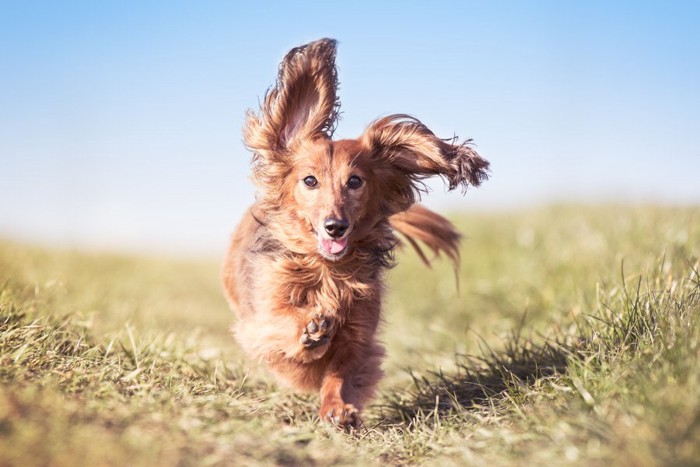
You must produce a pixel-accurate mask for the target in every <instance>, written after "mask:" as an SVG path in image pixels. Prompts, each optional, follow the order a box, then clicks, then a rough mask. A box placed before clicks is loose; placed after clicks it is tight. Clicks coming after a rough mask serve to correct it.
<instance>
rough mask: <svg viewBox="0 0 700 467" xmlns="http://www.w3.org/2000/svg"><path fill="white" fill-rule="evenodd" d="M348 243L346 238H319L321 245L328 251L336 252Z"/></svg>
mask: <svg viewBox="0 0 700 467" xmlns="http://www.w3.org/2000/svg"><path fill="white" fill-rule="evenodd" d="M347 244H348V239H347V238H343V239H342V240H326V239H323V240H321V247H322V248H323V249H324V250H325V251H326V252H328V253H331V254H334V255H335V254H338V253H340V252H341V251H343V248H345V245H347Z"/></svg>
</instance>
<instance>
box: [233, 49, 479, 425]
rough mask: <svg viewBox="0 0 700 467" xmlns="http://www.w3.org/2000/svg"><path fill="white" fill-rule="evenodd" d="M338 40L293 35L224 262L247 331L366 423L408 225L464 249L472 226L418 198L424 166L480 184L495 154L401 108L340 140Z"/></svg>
mask: <svg viewBox="0 0 700 467" xmlns="http://www.w3.org/2000/svg"><path fill="white" fill-rule="evenodd" d="M337 87H338V81H337V70H336V67H335V41H334V40H330V39H322V40H318V41H315V42H312V43H309V44H307V45H304V46H301V47H297V48H295V49H292V50H291V51H290V52H289V53H288V54H287V55H286V56H285V58H284V60H283V61H282V63H281V65H280V69H279V76H278V78H277V83H276V85H275V86H274V87H273V88H272V89H270V90H269V91H268V92H267V94H266V95H265V99H264V101H263V102H262V104H261V108H260V112H259V113H255V112H253V111H249V112H248V116H247V121H246V124H245V129H244V137H245V144H246V146H247V147H248V148H249V149H250V150H251V151H252V152H253V163H252V168H253V180H254V182H255V183H256V185H257V188H258V194H257V199H256V201H255V204H254V205H253V206H252V207H251V208H250V209H249V210H248V212H247V213H246V214H245V216H244V218H243V220H242V221H241V223H240V225H239V226H238V228H237V230H236V231H235V232H234V234H233V237H232V241H231V246H230V249H229V252H228V256H227V258H226V261H225V264H224V268H223V282H224V288H225V293H226V297H227V299H228V301H229V304H230V305H231V307H232V308H233V310H234V311H235V312H236V314H237V318H238V319H237V324H236V326H235V331H234V332H235V336H236V338H237V340H238V342H239V343H240V344H241V346H242V347H243V348H244V349H245V350H246V351H247V352H248V353H249V354H250V355H252V356H253V357H256V358H258V359H259V360H261V361H263V362H265V363H266V364H267V365H268V367H269V368H270V369H271V370H272V371H273V372H274V373H275V374H276V375H277V376H278V377H279V378H281V379H282V380H284V381H286V382H288V383H290V384H291V385H292V386H294V387H296V388H298V389H302V390H313V391H316V390H320V395H321V409H320V417H321V418H322V419H324V420H329V421H331V422H333V423H335V424H338V425H340V426H343V427H353V426H357V424H358V423H359V420H360V419H359V410H361V409H362V407H363V405H364V404H365V403H366V402H367V401H368V400H369V399H370V398H371V397H372V396H373V395H374V393H375V389H376V386H377V383H378V381H379V379H380V377H381V376H382V370H381V368H380V364H381V361H382V359H383V357H384V350H383V348H382V346H381V345H380V344H379V343H378V342H377V338H376V333H377V326H378V325H379V322H380V312H381V302H382V291H383V290H382V278H383V275H384V270H385V269H387V268H388V267H390V266H391V265H392V262H393V250H394V248H395V246H396V245H397V243H398V239H397V237H396V236H395V233H396V232H397V231H398V232H400V233H401V234H402V235H403V237H404V238H405V239H406V240H407V241H408V242H409V243H410V244H411V245H413V246H414V247H415V248H416V249H417V251H418V252H419V254H420V255H421V257H422V258H423V260H424V261H426V262H428V260H427V257H426V256H425V254H424V253H423V252H422V250H421V249H420V247H419V245H418V243H417V241H422V242H423V243H425V245H427V246H428V248H430V249H431V250H432V251H433V252H435V253H440V252H443V253H445V254H446V255H447V256H448V257H449V258H450V259H452V260H453V261H455V262H456V261H458V258H459V254H458V243H459V234H458V233H457V232H456V230H455V228H454V226H453V225H452V224H451V223H450V222H449V221H448V220H447V219H445V218H443V217H441V216H440V215H438V214H436V213H434V212H431V211H430V210H428V209H426V208H425V207H422V206H420V205H417V204H414V203H415V202H416V199H417V197H418V196H419V194H420V192H421V190H422V189H423V185H422V183H421V180H422V179H424V178H427V177H430V176H434V175H438V176H441V177H443V178H444V180H445V181H446V183H447V185H448V187H449V188H450V189H454V188H456V187H460V186H461V187H462V188H464V189H466V187H467V186H468V185H473V186H477V185H479V184H480V183H481V182H482V181H483V180H485V179H486V177H487V170H488V162H487V161H486V160H484V159H482V158H481V157H480V156H479V155H478V154H477V153H476V152H475V151H474V149H472V147H471V146H470V145H469V144H468V143H469V141H467V142H465V143H461V144H458V143H457V141H456V138H453V139H450V140H443V139H439V138H437V137H436V136H435V135H434V134H433V133H432V132H431V131H430V130H429V129H428V128H426V127H425V125H423V124H422V123H421V122H420V121H418V120H416V119H415V118H412V117H409V116H407V115H390V116H387V117H384V118H380V119H378V120H376V121H374V122H373V123H371V124H370V125H369V127H368V128H367V129H366V130H365V132H364V133H363V134H362V135H361V136H360V137H359V138H357V139H345V140H338V141H334V140H332V134H333V131H334V128H335V124H336V120H337V117H338V108H339V101H338V98H337V96H336V91H337Z"/></svg>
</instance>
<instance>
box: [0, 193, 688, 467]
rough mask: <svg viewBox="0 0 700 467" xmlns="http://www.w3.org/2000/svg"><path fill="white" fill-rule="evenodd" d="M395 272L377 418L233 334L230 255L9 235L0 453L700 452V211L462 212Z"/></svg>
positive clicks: (376, 456)
mask: <svg viewBox="0 0 700 467" xmlns="http://www.w3.org/2000/svg"><path fill="white" fill-rule="evenodd" d="M456 220H457V222H458V224H459V226H460V229H461V230H462V232H464V233H465V236H466V238H465V241H464V244H463V249H462V265H461V268H460V270H459V271H458V276H459V290H457V286H456V283H455V276H454V272H453V271H452V270H451V268H450V266H449V265H448V264H445V263H436V264H435V266H434V268H433V270H432V271H426V270H424V269H422V267H421V266H420V262H419V260H418V258H417V257H416V256H415V255H413V254H412V253H410V252H403V253H401V254H400V255H399V257H400V265H399V266H398V267H397V268H395V269H394V270H392V271H391V272H390V274H389V291H390V292H389V294H388V298H387V301H386V307H385V318H386V323H385V325H384V327H383V330H382V337H383V340H384V341H385V342H386V344H387V349H388V354H389V356H388V358H387V360H386V363H385V365H384V368H385V370H386V373H387V376H386V378H385V379H384V380H383V382H382V384H381V391H382V392H381V395H380V397H378V398H377V400H376V401H375V402H374V405H372V406H370V407H369V408H368V409H367V410H366V413H365V427H364V428H363V429H361V430H359V431H358V432H357V433H355V434H351V435H348V434H345V433H342V432H339V431H337V430H335V429H333V428H332V427H328V426H326V425H324V424H320V423H319V422H318V419H317V417H316V408H317V405H318V400H317V397H316V396H315V395H298V394H294V393H292V392H289V391H288V390H286V389H284V388H282V387H279V386H278V385H277V384H276V383H275V381H274V380H273V379H272V378H271V377H270V376H269V375H267V374H266V373H265V371H264V369H262V368H260V367H259V366H258V365H257V364H256V363H255V362H251V361H249V360H247V359H246V358H245V356H244V355H243V354H242V352H241V351H240V350H239V349H238V347H237V346H236V344H235V342H234V341H233V339H232V338H231V337H230V335H229V331H228V329H229V328H230V325H231V324H232V322H233V317H232V315H231V314H230V312H229V311H228V309H227V307H226V304H225V302H224V300H223V298H222V296H221V292H220V287H219V280H218V268H219V261H218V260H202V261H182V260H179V261H178V260H168V259H157V258H144V257H128V256H119V255H107V254H95V253H91V254H88V253H78V252H70V251H59V250H46V249H41V248H36V247H30V246H26V245H20V244H16V243H10V242H5V243H0V290H1V291H0V465H22V466H25V465H48V464H51V465H176V464H178V465H224V464H226V465H269V464H282V465H302V464H303V465H338V464H340V465H342V464H361V465H364V464H370V465H372V464H406V463H407V464H428V465H463V464H477V465H523V464H533V465H553V464H556V465H610V464H612V465H697V464H698V459H700V363H699V362H700V359H699V357H700V347H699V344H698V341H699V339H700V262H699V260H700V209H699V208H668V207H653V206H646V207H624V206H593V207H579V206H554V207H549V208H541V209H533V210H530V211H524V212H520V213H501V214H470V215H464V216H460V217H458V218H457V219H456Z"/></svg>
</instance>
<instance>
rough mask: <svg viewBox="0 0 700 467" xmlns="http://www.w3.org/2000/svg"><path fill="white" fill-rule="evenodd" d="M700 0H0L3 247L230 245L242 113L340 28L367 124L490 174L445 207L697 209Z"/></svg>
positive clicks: (237, 204)
mask: <svg viewBox="0 0 700 467" xmlns="http://www.w3.org/2000/svg"><path fill="white" fill-rule="evenodd" d="M698 24H700V3H697V2H673V1H670V2H639V1H637V2H578V3H574V2H554V1H553V2H470V1H459V2H377V1H374V2H365V1H357V2H344V3H342V4H340V5H338V6H336V5H334V4H333V3H329V2H298V3H295V2H266V1H258V2H240V3H239V2H204V1H203V2H170V1H168V2H165V1H163V2H161V1H144V2H141V1H139V2H92V1H86V2H73V1H66V2H53V1H45V2H42V1H31V2H29V1H16V2H7V1H6V2H3V3H2V4H1V5H0V190H2V198H1V199H0V238H3V237H6V238H15V239H24V240H28V241H33V242H42V243H53V244H62V245H71V246H77V247H86V248H109V249H137V250H147V251H158V252H164V251H165V252H171V253H172V252H179V253H188V254H189V253H199V252H208V253H217V252H220V251H221V250H223V249H224V248H225V243H226V240H227V237H228V235H229V232H230V231H231V229H232V228H233V227H234V226H235V224H236V222H237V220H238V218H239V217H240V215H241V214H242V212H243V211H244V210H245V208H246V207H247V205H248V204H249V203H250V202H251V201H252V197H253V188H252V186H251V184H250V182H249V180H248V174H249V158H250V156H249V154H248V153H247V152H246V150H245V149H244V148H243V145H242V143H241V127H242V124H243V115H244V112H245V110H246V109H247V108H249V107H256V106H257V102H258V99H260V98H261V97H262V96H263V95H264V92H265V90H266V89H267V87H268V86H270V85H271V84H272V83H273V81H274V78H275V75H276V70H277V64H278V62H279V59H280V58H281V57H282V56H283V54H284V53H285V52H286V50H288V49H289V48H291V47H293V46H295V45H299V44H302V43H305V42H308V41H310V40H314V39H316V38H319V37H333V38H336V39H338V41H339V51H338V66H339V69H340V81H341V89H340V98H341V101H342V110H343V114H342V120H341V122H340V125H339V128H338V131H337V132H336V136H337V137H355V136H357V135H358V134H359V133H360V132H361V131H362V130H363V128H364V127H365V125H366V124H367V123H368V122H370V121H371V120H373V119H374V118H376V117H378V116H380V115H386V114H390V113H410V114H412V115H414V116H416V117H418V118H420V119H421V120H423V121H424V122H425V123H426V124H427V125H428V126H429V127H431V128H432V129H433V130H434V131H435V132H436V133H437V134H439V135H441V136H445V137H448V136H452V135H453V134H457V135H459V136H460V137H464V138H466V137H470V138H473V139H474V140H475V142H476V144H477V146H478V149H479V151H480V152H481V153H482V155H483V156H484V157H486V158H487V159H489V160H490V161H491V162H492V169H493V170H492V179H491V180H489V181H488V182H486V183H485V184H484V186H483V187H482V188H480V189H478V190H470V191H469V192H468V193H467V195H466V196H464V197H462V196H461V195H460V194H458V193H450V194H445V193H444V189H443V188H442V187H441V186H440V185H439V184H435V185H434V190H433V193H431V194H430V195H429V196H428V197H427V198H425V201H426V202H427V203H428V204H429V205H431V206H432V207H435V208H438V209H444V210H448V209H482V210H492V209H518V208H521V207H523V206H528V205H533V204H542V203H548V202H559V201H582V202H599V201H615V202H620V201H624V202H631V203H642V202H656V203H674V204H699V203H700V182H698V179H699V178H700V177H699V174H700V149H699V148H700V146H699V145H698V143H697V139H698V135H699V134H700V84H698V83H700V28H698V26H697V25H698Z"/></svg>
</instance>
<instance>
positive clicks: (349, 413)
mask: <svg viewBox="0 0 700 467" xmlns="http://www.w3.org/2000/svg"><path fill="white" fill-rule="evenodd" d="M319 415H320V416H321V419H323V420H324V421H326V422H330V423H332V424H333V425H335V426H337V427H338V428H342V429H344V430H352V429H355V428H359V426H360V424H361V423H362V422H361V420H360V411H359V410H357V408H355V406H354V405H352V404H345V403H343V402H342V401H337V402H336V401H334V402H330V403H329V402H325V403H323V404H322V405H321V413H320V414H319Z"/></svg>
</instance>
